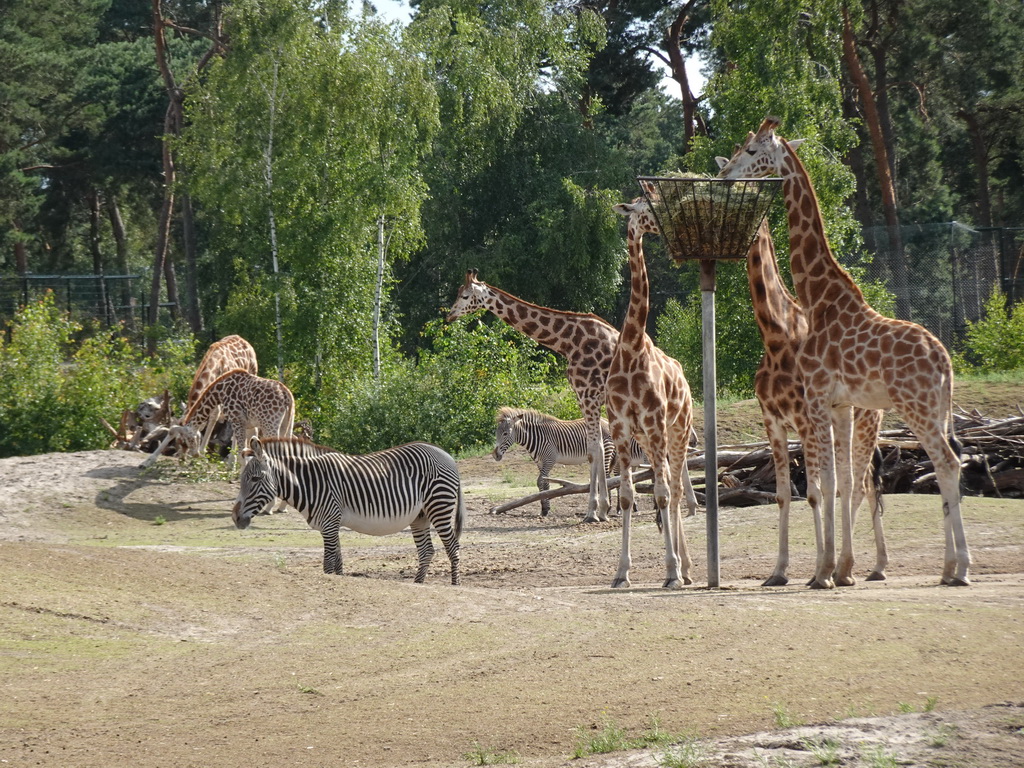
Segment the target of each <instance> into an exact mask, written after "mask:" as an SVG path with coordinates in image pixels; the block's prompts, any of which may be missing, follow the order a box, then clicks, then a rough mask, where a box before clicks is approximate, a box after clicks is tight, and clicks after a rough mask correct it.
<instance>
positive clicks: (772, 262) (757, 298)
mask: <svg viewBox="0 0 1024 768" xmlns="http://www.w3.org/2000/svg"><path fill="white" fill-rule="evenodd" d="M747 282H748V284H749V285H750V297H751V299H752V300H753V302H754V319H755V320H756V321H757V327H758V330H759V331H760V332H761V339H762V341H765V342H768V341H769V340H770V339H778V338H780V337H792V336H794V335H796V334H798V333H799V330H800V328H799V325H800V324H801V320H802V316H803V311H802V310H801V309H800V305H799V304H797V301H796V299H795V298H793V294H791V293H790V292H789V289H788V288H787V287H786V284H785V283H784V282H783V281H782V275H781V274H779V265H778V262H777V261H776V258H775V248H774V246H773V245H772V239H771V235H770V234H769V232H768V226H767V223H765V224H762V225H761V228H760V229H758V231H757V236H756V237H755V238H754V243H753V245H751V247H750V250H749V251H748V252H747Z"/></svg>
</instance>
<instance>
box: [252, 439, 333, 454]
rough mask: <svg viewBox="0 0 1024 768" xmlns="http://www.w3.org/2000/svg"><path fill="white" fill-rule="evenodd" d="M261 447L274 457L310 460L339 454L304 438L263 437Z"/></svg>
mask: <svg viewBox="0 0 1024 768" xmlns="http://www.w3.org/2000/svg"><path fill="white" fill-rule="evenodd" d="M260 445H262V446H263V450H264V451H268V452H269V453H270V454H272V455H273V456H274V457H285V456H294V457H297V458H305V459H308V458H312V457H314V456H323V455H324V454H327V453H339V451H337V450H335V449H334V448H328V447H327V446H326V445H317V444H316V443H314V442H313V441H312V440H307V439H306V438H304V437H261V438H260Z"/></svg>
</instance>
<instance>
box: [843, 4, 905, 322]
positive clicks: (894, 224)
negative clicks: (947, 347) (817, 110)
mask: <svg viewBox="0 0 1024 768" xmlns="http://www.w3.org/2000/svg"><path fill="white" fill-rule="evenodd" d="M843 60H844V61H845V62H846V68H847V70H848V71H849V73H850V79H851V80H852V81H853V84H854V87H855V88H856V89H857V94H858V95H859V97H860V101H861V106H862V107H863V108H864V121H865V123H867V126H868V133H869V135H870V136H871V148H872V150H873V152H874V156H875V172H876V173H877V174H878V186H879V189H880V191H881V194H882V209H883V211H884V213H885V223H886V227H887V228H888V230H889V251H890V259H891V261H890V264H891V265H892V270H893V282H894V287H895V289H896V314H897V315H898V316H899V317H901V318H903V319H910V295H909V294H910V285H909V282H908V277H907V263H906V260H905V259H904V257H903V240H902V237H901V235H900V219H899V209H898V207H897V204H896V189H895V187H894V186H893V181H892V174H891V173H890V168H891V166H890V164H889V153H888V152H887V150H886V144H885V137H884V136H883V134H882V125H881V121H880V119H879V115H878V105H877V102H876V101H875V94H874V92H873V91H872V89H871V84H870V83H869V82H868V78H867V75H866V74H864V67H863V66H862V65H861V62H860V56H859V55H858V53H857V42H856V40H855V39H854V35H853V25H852V23H851V22H850V14H849V12H848V11H847V10H846V8H845V7H844V8H843Z"/></svg>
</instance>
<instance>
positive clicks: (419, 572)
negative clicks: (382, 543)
mask: <svg viewBox="0 0 1024 768" xmlns="http://www.w3.org/2000/svg"><path fill="white" fill-rule="evenodd" d="M409 528H410V529H411V530H412V540H413V541H414V542H416V557H417V558H418V559H419V568H417V569H416V578H415V579H413V581H414V582H415V583H417V584H422V583H423V581H424V580H425V579H426V578H427V569H428V568H429V567H430V561H431V560H433V559H434V542H432V541H431V540H430V520H429V519H428V518H427V516H426V515H425V514H423V513H420V516H419V517H417V518H416V519H415V520H413V521H412V525H410V526H409ZM450 556H451V555H450V553H449V557H450ZM453 566H454V564H453ZM452 573H453V575H454V573H455V571H454V567H453V570H452Z"/></svg>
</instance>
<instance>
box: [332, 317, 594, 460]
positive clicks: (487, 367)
mask: <svg viewBox="0 0 1024 768" xmlns="http://www.w3.org/2000/svg"><path fill="white" fill-rule="evenodd" d="M423 335H424V336H425V337H426V339H427V340H428V341H429V347H428V348H427V349H425V350H424V351H422V352H421V353H420V356H419V359H418V361H416V362H413V361H409V360H401V359H398V360H393V361H391V362H390V363H389V364H388V366H387V367H386V368H385V369H384V370H383V371H382V375H381V381H380V382H379V383H378V382H376V381H374V380H373V379H372V378H370V377H365V378H362V379H358V380H356V381H354V382H347V383H346V384H345V391H343V392H338V393H335V394H334V395H333V396H331V397H321V398H320V401H321V413H320V419H319V420H320V422H321V423H322V424H323V429H322V433H323V434H322V436H321V435H318V440H320V441H321V442H325V443H326V444H328V445H331V446H333V447H335V448H338V449H340V450H344V451H347V452H351V453H367V452H369V451H375V450H380V449H382V448H387V447H390V446H392V445H398V444H401V443H405V442H409V441H412V440H424V441H427V442H431V443H435V444H437V445H440V446H441V447H442V448H444V449H445V450H448V451H450V452H453V453H460V452H464V451H467V450H472V449H474V448H477V447H480V446H484V445H490V444H491V443H492V442H493V440H494V415H495V412H496V411H497V409H498V408H499V407H500V406H515V407H533V408H537V409H539V410H543V411H545V412H547V413H551V414H552V415H555V416H559V417H560V418H578V417H579V409H578V407H577V406H576V399H575V397H574V396H573V395H572V393H571V391H569V389H568V386H567V385H566V384H565V375H564V363H563V361H562V360H561V358H556V357H555V356H554V355H552V354H551V353H549V352H546V351H544V350H543V349H541V348H540V347H539V346H538V345H537V344H536V343H535V342H533V341H532V340H531V339H529V338H528V337H526V336H523V335H522V334H521V333H519V332H518V331H516V330H514V329H513V328H511V327H509V326H508V325H506V324H504V323H501V322H496V321H495V322H486V321H484V320H481V319H480V318H478V317H471V318H470V319H469V320H468V321H460V322H455V323H452V324H450V325H448V324H444V323H443V322H441V321H435V322H431V323H429V324H428V325H427V327H426V329H425V330H424V332H423Z"/></svg>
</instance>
